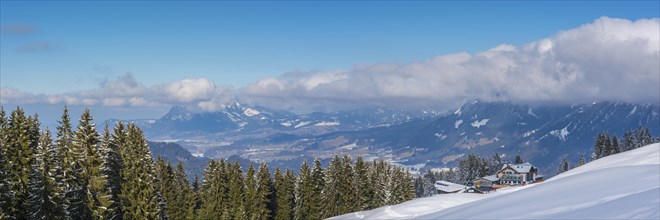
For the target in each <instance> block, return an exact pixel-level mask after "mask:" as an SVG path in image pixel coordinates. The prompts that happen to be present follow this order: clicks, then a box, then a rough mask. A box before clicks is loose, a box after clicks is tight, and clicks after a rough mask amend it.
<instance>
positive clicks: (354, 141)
mask: <svg viewBox="0 0 660 220" xmlns="http://www.w3.org/2000/svg"><path fill="white" fill-rule="evenodd" d="M659 113H660V109H659V107H658V106H657V105H649V104H630V103H615V102H599V103H592V104H579V105H547V106H527V105H516V104H511V103H489V102H476V101H475V102H469V103H466V104H464V105H462V106H459V107H457V108H455V109H452V110H451V111H446V112H443V113H439V112H434V111H422V110H418V111H404V110H391V109H384V108H363V109H358V110H352V111H338V112H329V113H311V114H302V115H298V114H294V113H290V112H286V111H276V110H272V109H268V108H264V107H258V106H247V105H242V104H240V103H234V104H232V105H228V106H226V107H225V109H223V110H221V111H217V112H192V111H189V110H187V109H185V108H183V107H174V108H172V109H171V110H170V111H169V112H168V113H167V114H166V115H165V116H163V117H161V118H160V119H156V120H136V121H135V122H136V123H138V124H139V125H140V126H141V127H142V128H143V129H144V131H145V134H146V135H147V137H148V138H149V139H150V140H152V141H168V142H171V141H174V142H177V143H179V144H181V145H182V146H184V147H185V148H186V149H188V150H189V151H191V152H192V153H193V154H195V155H204V156H206V157H210V158H217V157H223V158H226V157H230V156H233V155H237V156H240V157H242V158H245V159H250V160H264V161H267V162H271V161H276V162H277V163H278V164H288V165H290V166H289V168H294V169H295V168H298V166H299V164H300V161H301V160H302V159H309V158H320V159H327V158H330V157H332V156H333V155H335V154H349V155H363V156H365V157H366V158H367V159H369V158H380V159H385V160H390V161H391V162H396V163H399V164H403V165H407V166H411V167H413V166H414V167H416V168H420V167H426V168H440V167H452V166H455V165H456V162H457V161H458V159H460V158H461V157H462V156H465V155H467V154H470V153H473V154H479V155H481V156H487V157H491V156H492V155H494V154H495V153H499V154H500V155H504V159H506V160H512V159H513V157H515V155H521V157H522V158H523V159H524V160H525V161H529V162H531V163H533V164H534V165H536V166H538V167H540V168H541V173H543V174H546V175H550V176H551V175H554V174H555V173H556V168H557V165H558V163H559V158H561V157H562V156H564V155H568V158H569V160H571V161H573V162H575V161H577V160H578V156H579V154H585V155H587V157H588V154H589V153H590V152H591V150H592V148H593V143H594V138H595V136H596V135H597V134H598V133H599V132H602V131H606V132H610V133H613V134H618V135H619V137H620V135H621V134H622V133H623V132H624V131H627V130H630V129H636V128H638V127H640V126H644V127H648V128H649V129H650V130H651V133H652V134H653V135H654V136H658V133H660V126H659V125H660V114H659Z"/></svg>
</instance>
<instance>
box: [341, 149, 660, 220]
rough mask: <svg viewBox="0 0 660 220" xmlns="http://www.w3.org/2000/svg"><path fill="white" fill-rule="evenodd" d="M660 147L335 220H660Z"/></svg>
mask: <svg viewBox="0 0 660 220" xmlns="http://www.w3.org/2000/svg"><path fill="white" fill-rule="evenodd" d="M659 218H660V144H658V143H656V144H651V145H648V146H645V147H642V148H638V149H635V150H631V151H627V152H623V153H619V154H615V155H611V156H608V157H604V158H601V159H598V160H595V161H592V162H590V163H587V164H585V165H583V166H580V167H577V168H575V169H572V170H569V171H567V172H564V173H562V174H560V175H557V176H555V177H553V178H551V179H549V180H546V181H545V182H542V183H536V184H531V185H527V186H516V187H509V188H504V189H501V190H498V191H497V192H493V193H489V194H471V193H460V194H444V195H436V196H433V197H427V198H420V199H414V200H411V201H408V202H405V203H402V204H398V205H393V206H386V207H381V208H377V209H373V210H368V211H362V212H355V213H349V214H345V215H342V216H338V217H334V218H331V219H659Z"/></svg>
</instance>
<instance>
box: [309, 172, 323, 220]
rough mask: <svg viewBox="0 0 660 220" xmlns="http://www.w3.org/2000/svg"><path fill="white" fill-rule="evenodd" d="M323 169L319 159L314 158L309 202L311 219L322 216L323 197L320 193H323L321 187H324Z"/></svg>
mask: <svg viewBox="0 0 660 220" xmlns="http://www.w3.org/2000/svg"><path fill="white" fill-rule="evenodd" d="M324 173H325V171H324V170H323V168H321V161H320V160H318V159H316V160H314V168H313V169H312V179H311V182H312V186H313V188H312V192H313V193H312V195H313V196H312V197H311V200H310V202H309V207H310V212H309V216H310V218H311V219H320V218H322V217H323V212H322V211H323V210H322V208H323V204H322V201H323V199H322V198H321V196H320V195H323V189H324V188H325V174H324Z"/></svg>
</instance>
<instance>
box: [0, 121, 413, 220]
mask: <svg viewBox="0 0 660 220" xmlns="http://www.w3.org/2000/svg"><path fill="white" fill-rule="evenodd" d="M93 120H94V118H93V117H92V115H91V113H90V111H89V110H85V111H84V112H83V113H82V115H81V116H80V119H79V120H78V123H77V126H76V127H75V129H74V127H73V125H72V122H71V118H70V116H69V114H68V109H67V108H64V112H63V114H62V117H61V119H60V120H59V125H58V126H57V128H56V133H55V135H52V134H51V133H50V130H49V129H48V128H46V129H43V130H41V129H40V122H39V117H38V115H36V114H35V115H33V116H26V115H25V112H24V111H23V110H22V109H21V108H16V109H15V110H14V111H12V112H11V113H10V114H9V115H7V114H6V113H5V111H4V109H2V108H0V141H1V142H0V143H2V146H1V148H0V160H2V161H4V163H2V164H0V219H68V218H72V219H319V218H325V217H331V216H336V215H340V214H344V213H348V212H354V211H360V210H365V209H371V208H375V207H379V206H383V205H392V204H397V203H401V202H404V201H407V200H410V199H412V198H413V197H414V189H413V181H412V177H411V175H410V174H409V173H408V172H407V171H406V170H404V169H402V168H399V167H393V166H390V165H388V164H386V163H385V162H383V161H373V162H366V161H364V160H363V159H362V158H361V157H357V158H355V161H353V159H352V158H351V157H349V156H348V155H344V156H343V157H340V156H334V158H333V159H332V160H331V161H330V163H329V164H328V166H327V167H326V168H322V166H321V162H320V161H319V160H315V161H314V164H313V165H312V166H310V165H308V164H307V162H303V164H302V166H301V168H300V172H299V173H298V175H295V173H294V172H293V171H292V170H289V169H287V170H280V169H279V168H275V171H274V174H272V173H271V172H270V171H269V168H268V166H267V165H266V164H265V163H263V162H262V163H260V164H259V167H258V169H257V168H255V167H254V166H253V164H252V163H250V164H249V166H248V167H247V170H246V172H243V168H242V167H241V166H240V165H239V163H238V161H234V162H231V161H229V160H223V159H220V160H218V161H215V160H210V161H209V163H208V165H207V166H206V168H205V170H204V172H203V179H204V180H203V181H201V182H200V181H199V178H194V179H193V181H192V182H191V181H189V178H188V177H187V175H186V171H185V169H184V167H183V164H182V163H180V162H179V163H178V164H177V165H175V166H173V165H172V164H171V163H169V162H166V161H165V159H163V158H160V157H159V158H157V159H156V160H155V161H154V159H153V158H152V154H151V151H150V150H149V146H148V144H149V143H148V142H147V140H146V139H145V137H144V135H143V133H142V130H141V129H140V128H139V127H137V126H136V125H134V124H124V123H122V122H119V123H117V124H116V125H115V126H114V128H112V129H110V128H108V127H105V128H104V129H103V131H102V132H98V131H97V130H96V128H95V125H94V123H93ZM53 136H54V137H53ZM152 144H153V143H152ZM175 155H176V154H175ZM175 157H176V156H175ZM177 159H190V160H192V159H193V158H177Z"/></svg>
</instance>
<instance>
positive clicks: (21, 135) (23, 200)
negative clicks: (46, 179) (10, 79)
mask: <svg viewBox="0 0 660 220" xmlns="http://www.w3.org/2000/svg"><path fill="white" fill-rule="evenodd" d="M34 127H37V128H38V124H36V125H35V123H34V121H33V119H32V118H31V117H27V118H26V117H25V113H24V112H23V110H22V109H21V108H19V107H17V108H16V110H14V111H13V112H12V113H11V116H10V119H9V130H8V131H9V132H8V135H7V142H6V143H5V144H6V145H7V147H6V148H7V153H8V154H7V156H8V158H7V159H8V160H9V163H10V164H9V170H10V171H9V172H8V173H9V174H11V176H10V177H9V180H10V182H11V184H10V185H11V187H12V188H11V191H12V192H13V193H14V199H13V200H14V201H15V203H14V205H15V206H14V207H15V208H14V209H12V210H10V212H8V216H12V217H15V218H17V219H27V218H28V210H29V208H30V207H29V198H28V177H29V175H30V171H31V169H30V167H31V164H32V160H33V154H34V152H33V150H34V149H35V148H36V147H35V146H34V143H35V140H33V139H34V138H37V137H35V136H34V135H32V134H31V133H32V131H33V130H34ZM37 136H38V135H37Z"/></svg>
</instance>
